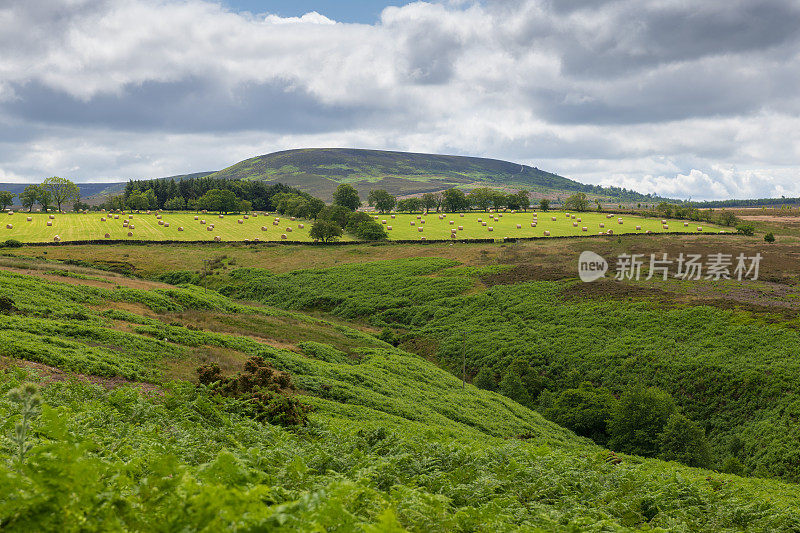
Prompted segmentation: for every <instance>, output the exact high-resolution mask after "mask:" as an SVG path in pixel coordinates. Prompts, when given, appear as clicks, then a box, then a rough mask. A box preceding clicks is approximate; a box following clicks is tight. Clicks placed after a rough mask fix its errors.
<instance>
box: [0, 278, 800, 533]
mask: <svg viewBox="0 0 800 533" xmlns="http://www.w3.org/2000/svg"><path fill="white" fill-rule="evenodd" d="M440 266H444V265H440ZM428 270H429V267H427V268H424V269H423V271H420V272H419V274H420V275H424V274H425V272H427V271H428ZM472 274H474V273H473V272H469V271H465V272H461V271H456V272H454V273H453V274H452V275H451V276H448V279H447V280H446V282H445V283H446V284H447V285H448V286H451V289H450V290H453V291H455V290H457V289H458V287H459V286H463V285H464V284H467V283H469V280H470V278H471V275H472ZM75 275H76V276H77V277H75V278H74V279H70V281H71V282H72V283H71V284H69V285H68V284H62V283H55V282H53V281H52V280H48V279H43V278H40V277H34V276H21V275H16V274H9V273H0V283H2V289H3V294H4V295H6V294H7V295H9V296H10V297H11V298H12V299H13V300H14V301H15V302H16V304H17V307H19V311H20V312H19V313H15V314H11V315H0V324H2V338H0V354H2V355H4V356H6V357H12V358H22V359H27V360H34V361H40V362H44V363H48V364H52V365H55V366H59V367H63V368H68V369H72V370H76V371H81V372H86V373H98V374H105V375H122V376H127V377H130V378H145V379H148V380H151V381H155V382H157V383H158V382H160V381H161V379H162V377H160V376H163V374H162V372H167V371H169V369H170V368H174V367H173V366H172V365H173V363H174V362H176V361H189V362H191V361H195V363H199V362H201V361H208V360H214V358H216V357H224V359H225V360H224V361H221V362H223V363H225V362H227V363H229V366H230V367H231V368H235V367H236V363H237V361H238V363H239V364H240V363H241V360H242V359H243V358H244V357H246V356H247V355H251V354H256V353H257V354H261V355H263V356H264V357H265V358H266V359H268V360H269V361H271V362H272V363H273V364H274V365H275V366H276V367H278V368H282V369H285V370H288V371H289V372H291V373H292V374H293V375H294V376H295V379H296V381H297V382H298V384H299V385H300V387H301V389H302V390H303V394H304V396H303V397H304V399H305V400H306V401H307V402H309V403H311V404H312V405H314V406H315V407H316V411H315V412H314V413H313V415H312V419H313V425H312V427H310V428H309V429H307V430H304V431H300V432H297V433H292V432H287V431H285V430H282V429H280V428H276V427H270V426H262V425H258V424H254V423H252V422H250V421H248V420H247V419H243V418H242V417H240V416H239V415H237V414H236V413H235V412H233V411H230V410H228V409H227V408H226V406H225V405H219V406H215V405H214V404H213V403H211V402H209V400H208V399H207V398H206V397H204V396H203V395H202V394H200V395H198V393H197V391H195V390H193V389H187V388H186V387H185V386H177V388H175V389H171V388H170V389H169V390H168V391H167V392H166V393H165V394H164V395H163V396H160V395H157V396H155V397H154V398H153V399H147V398H143V397H141V396H139V395H137V394H135V393H132V392H130V391H128V390H127V389H125V388H123V389H120V390H118V391H115V392H104V391H102V390H99V389H96V388H91V387H87V386H85V385H81V384H79V383H74V384H62V385H49V386H48V387H46V389H45V401H46V403H47V404H48V405H47V407H45V409H44V412H43V415H42V417H41V419H40V420H39V421H38V422H37V423H36V427H37V433H36V437H35V439H34V443H35V446H34V448H33V450H32V451H31V452H30V454H29V459H28V463H27V464H26V466H24V467H23V468H22V469H21V470H20V471H17V470H16V469H10V468H9V467H7V466H6V464H5V462H4V461H0V525H2V526H3V529H4V530H8V531H17V530H21V531H24V530H31V529H38V530H43V529H59V530H67V529H72V528H75V527H77V526H78V525H79V524H80V523H84V524H91V526H92V527H94V528H97V529H115V528H119V527H124V528H129V529H139V530H152V529H153V528H156V527H158V528H167V529H188V530H195V529H197V528H200V527H211V528H212V529H225V528H234V527H236V528H238V529H248V528H272V529H275V530H282V529H286V530H291V529H294V530H297V529H300V530H311V529H312V528H331V529H334V530H336V529H339V530H347V531H352V530H364V531H387V530H390V527H389V526H390V524H396V525H398V526H399V525H402V526H404V527H407V528H409V529H412V530H418V531H432V530H437V531H451V530H460V531H464V530H474V531H503V530H510V529H512V528H515V527H519V526H522V527H523V529H531V528H534V527H540V528H546V529H548V530H568V529H571V528H581V529H595V530H601V529H603V530H609V529H614V530H616V529H623V528H624V527H645V526H647V527H651V526H660V527H665V528H678V529H690V530H708V531H720V530H740V529H742V528H751V529H774V530H780V529H787V528H791V527H795V526H796V525H797V524H798V520H800V515H798V514H797V508H798V506H797V504H798V500H797V495H796V491H795V490H794V487H792V486H788V485H783V484H781V483H777V482H771V481H762V480H748V479H740V478H736V477H733V476H726V475H719V474H714V473H710V472H707V471H702V470H695V469H689V468H685V467H682V466H679V465H675V464H668V463H662V462H659V461H654V460H641V459H636V458H627V457H623V458H622V461H621V462H620V463H618V464H617V463H616V462H608V461H606V459H607V452H604V451H603V450H601V449H599V448H597V447H596V446H594V445H592V444H590V443H588V442H587V441H585V440H583V439H578V438H576V437H574V436H572V435H571V434H570V433H569V432H567V431H565V430H563V429H560V428H558V427H556V426H554V425H552V424H550V423H548V422H546V421H544V420H542V419H541V417H539V416H538V415H537V414H535V413H534V412H532V411H529V410H528V409H525V408H524V407H521V406H519V405H517V404H515V403H514V402H511V401H510V400H507V399H505V398H503V397H501V396H498V395H496V394H493V393H489V392H485V391H479V390H477V389H475V388H474V387H472V386H471V385H467V387H466V388H465V389H462V386H461V383H460V381H459V380H457V379H455V378H454V377H452V376H451V375H450V374H448V373H446V372H444V371H442V370H439V369H438V368H436V367H435V366H433V365H432V364H430V363H428V362H427V361H425V360H424V359H422V358H420V357H418V356H415V355H412V354H409V353H406V352H403V351H401V350H397V349H394V348H391V347H389V346H387V345H384V344H382V343H381V342H380V341H377V340H375V339H374V338H373V337H371V336H369V335H365V334H364V333H362V332H359V331H358V330H354V329H352V328H348V327H346V326H342V325H337V324H335V323H332V322H327V321H320V320H318V319H314V318H310V317H307V316H305V315H302V314H298V313H294V312H287V311H280V310H277V309H273V308H254V307H248V306H242V305H241V304H237V303H235V302H232V301H230V300H228V299H226V298H224V297H221V296H219V295H218V294H216V293H213V292H208V291H203V290H202V289H199V288H169V289H161V288H153V289H151V290H137V289H131V288H128V287H125V286H122V287H121V288H114V287H113V286H112V287H110V288H104V287H99V286H89V285H86V284H88V283H90V282H91V283H92V284H93V285H97V284H98V283H97V282H96V280H92V279H88V276H86V275H83V274H75ZM80 276H84V277H83V278H81V277H80ZM102 276H103V274H102V273H95V275H94V276H93V277H95V278H102ZM423 289H424V288H423ZM423 289H419V290H423ZM419 290H412V292H413V294H412V295H410V296H413V297H424V294H422V293H420V292H419ZM436 290H441V287H437V289H436ZM209 313H211V314H212V315H214V316H219V317H221V318H224V317H238V318H239V319H252V320H260V319H263V317H269V318H270V319H271V320H275V321H283V323H284V327H293V326H294V325H296V324H297V323H298V322H299V323H304V324H309V325H310V326H309V328H310V329H306V331H307V332H308V335H309V337H307V338H306V339H304V340H305V341H309V340H312V339H318V340H319V335H320V334H321V331H322V330H328V331H329V333H328V337H327V339H328V341H329V342H330V343H331V348H340V349H341V350H342V353H340V354H338V355H337V353H336V352H335V351H334V350H332V349H328V350H323V351H320V350H319V347H318V345H309V344H303V343H302V341H300V342H298V341H299V339H294V340H291V341H289V342H287V339H284V345H283V346H282V347H276V346H275V345H274V344H275V343H274V342H272V341H271V340H270V339H264V338H262V339H257V338H252V337H248V336H241V335H230V334H228V333H224V332H220V331H217V330H216V329H217V328H216V327H215V326H214V324H212V323H211V321H209V319H208V315H209ZM198 317H204V318H203V319H202V321H198V320H199V319H198ZM195 323H202V324H204V325H205V326H206V329H204V330H197V329H196V326H195V328H194V329H189V328H188V327H185V326H189V325H193V324H195ZM228 327H233V328H235V327H236V326H235V324H234V325H231V324H230V323H228ZM239 327H240V328H242V329H245V328H246V324H240V326H239ZM278 329H279V328H278ZM238 333H241V331H239V332H238ZM344 339H346V341H345V340H344ZM273 340H274V339H273ZM51 346H54V347H57V348H58V349H56V350H50V348H49V347H51ZM72 348H74V349H72ZM322 353H324V354H326V355H325V357H324V359H320V354H322ZM348 353H349V354H350V355H349V356H347V355H345V354H348ZM87 354H88V355H87ZM221 354H222V355H221ZM331 357H333V359H331ZM325 359H327V360H325ZM190 366H191V365H188V364H187V365H185V368H184V370H186V369H188V368H189V367H190ZM21 377H24V376H21V375H20V374H19V373H18V372H10V373H6V374H3V375H2V376H1V377H0V390H3V391H4V390H7V389H9V388H10V387H12V386H13V385H15V384H16V383H18V380H19V379H20V378H21ZM3 398H4V395H3ZM10 409H11V406H10V404H9V403H8V402H7V401H6V400H5V399H3V400H0V413H2V414H3V417H2V419H4V420H7V418H6V415H7V414H8V413H9V412H10V411H9V410H10ZM0 429H2V434H4V435H5V434H8V431H10V426H9V424H8V423H5V424H3V425H2V426H0ZM514 435H525V440H519V439H511V440H506V438H507V437H511V436H514ZM9 451H10V449H9V448H8V443H7V441H3V443H2V447H0V457H2V456H4V455H6V454H7V453H9ZM75 479H81V480H82V481H81V482H80V483H79V484H76V483H75V481H74V480H75ZM98 495H102V498H98ZM84 521H86V522H84ZM368 524H376V526H375V529H370V528H369V526H368ZM84 527H86V526H84Z"/></svg>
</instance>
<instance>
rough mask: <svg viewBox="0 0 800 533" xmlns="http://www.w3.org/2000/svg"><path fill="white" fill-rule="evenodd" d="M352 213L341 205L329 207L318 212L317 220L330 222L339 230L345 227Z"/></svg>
mask: <svg viewBox="0 0 800 533" xmlns="http://www.w3.org/2000/svg"><path fill="white" fill-rule="evenodd" d="M351 213H352V211H350V210H349V209H347V208H346V207H344V206H341V205H329V206H326V207H324V208H323V209H321V210H320V212H319V213H318V214H317V220H330V221H331V222H335V223H336V225H338V226H339V227H340V228H344V227H345V226H347V220H348V219H349V217H350V214H351Z"/></svg>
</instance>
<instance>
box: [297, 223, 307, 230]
mask: <svg viewBox="0 0 800 533" xmlns="http://www.w3.org/2000/svg"><path fill="white" fill-rule="evenodd" d="M297 227H298V228H300V229H303V228H305V227H306V225H305V224H298V225H297Z"/></svg>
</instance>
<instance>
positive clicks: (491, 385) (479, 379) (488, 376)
mask: <svg viewBox="0 0 800 533" xmlns="http://www.w3.org/2000/svg"><path fill="white" fill-rule="evenodd" d="M472 384H473V385H475V386H476V387H478V388H479V389H484V390H497V381H495V378H494V372H492V370H491V369H490V368H489V367H487V366H483V367H481V369H480V370H479V371H478V374H477V375H476V376H475V378H474V379H473V380H472Z"/></svg>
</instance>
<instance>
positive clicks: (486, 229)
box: [0, 212, 722, 242]
mask: <svg viewBox="0 0 800 533" xmlns="http://www.w3.org/2000/svg"><path fill="white" fill-rule="evenodd" d="M53 216H54V218H53V219H49V215H46V214H42V213H31V214H28V213H14V214H13V215H4V216H3V218H2V219H0V240H6V239H17V240H19V241H22V242H52V241H53V240H54V239H55V236H56V235H58V236H59V238H60V239H61V241H62V242H64V241H81V240H95V239H103V238H105V235H106V234H108V238H109V239H114V240H126V239H128V240H132V241H133V240H152V241H162V240H181V241H203V240H207V241H211V240H214V238H215V237H219V238H220V239H221V240H223V241H245V240H251V241H252V240H255V239H259V240H262V241H279V240H290V241H311V238H310V237H309V234H308V233H309V230H310V229H311V225H312V221H308V220H294V221H292V220H291V219H290V218H287V217H283V216H277V218H278V219H279V223H278V224H277V225H274V224H273V221H274V220H275V219H276V216H275V215H268V214H261V215H255V214H254V215H250V216H248V218H245V215H236V214H232V215H225V216H224V217H222V218H220V216H219V215H217V214H211V213H207V214H194V213H162V214H160V215H157V214H156V213H151V214H149V215H148V214H145V213H134V214H125V215H112V214H106V213H102V214H101V213H92V214H78V213H64V214H57V215H53ZM157 216H161V218H160V219H159V218H157ZM574 216H575V218H574V219H573V218H571V217H569V216H567V214H566V213H564V212H548V213H542V214H539V215H536V214H535V213H532V212H529V213H503V214H492V213H448V214H444V215H438V214H436V213H429V214H428V215H409V214H395V215H376V217H377V220H378V221H380V222H381V223H383V222H384V221H385V224H384V226H385V227H386V228H387V232H388V234H389V238H390V239H392V240H404V239H411V240H418V239H422V237H424V238H425V239H426V240H436V239H448V238H450V235H451V232H452V231H453V230H455V235H457V238H458V239H490V238H494V239H498V240H499V239H503V238H505V237H544V236H548V232H549V236H553V237H562V236H575V235H597V234H598V233H600V232H607V231H609V230H611V231H613V233H614V234H626V233H645V232H647V231H651V232H653V233H663V232H676V231H677V232H686V233H697V232H698V226H699V225H701V226H702V228H703V231H704V232H705V233H716V232H718V231H721V230H722V228H721V227H718V226H713V225H708V224H698V223H696V222H688V223H687V222H684V221H681V220H668V221H667V224H666V227H667V229H665V227H664V225H663V224H662V223H661V220H660V219H652V218H643V217H637V216H633V215H622V216H620V217H618V216H617V215H613V214H612V215H611V216H612V218H608V214H606V213H580V214H577V215H574ZM115 217H119V218H115ZM392 217H394V218H392ZM28 218H30V219H31V220H28ZM195 218H197V220H195ZM553 218H555V220H553ZM618 218H622V223H621V224H620V223H619V221H618ZM3 219H5V221H4V222H3ZM103 219H105V220H103ZM579 220H580V222H579ZM125 221H127V222H129V224H132V225H133V226H134V227H133V229H131V228H129V227H125V226H123V222H125ZM239 221H241V223H239ZM534 221H535V224H536V225H535V227H534V226H533V225H532V224H533V223H534ZM47 222H52V226H48V225H47ZM159 222H163V223H164V224H163V225H160V224H159ZM167 224H168V226H167ZM212 224H213V226H214V227H213V228H212V229H211V230H209V229H208V228H209V227H210V226H211V225H212ZM484 224H485V225H484ZM687 224H688V225H687ZM8 225H11V226H12V227H11V228H8V227H7V226H8ZM518 226H519V227H518ZM637 227H640V228H641V229H637ZM180 228H183V230H181V229H180ZM388 228H391V229H388ZM583 228H586V231H583ZM129 234H130V235H129ZM284 235H285V239H284V237H283V236H284ZM344 240H350V237H348V236H345V237H344Z"/></svg>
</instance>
